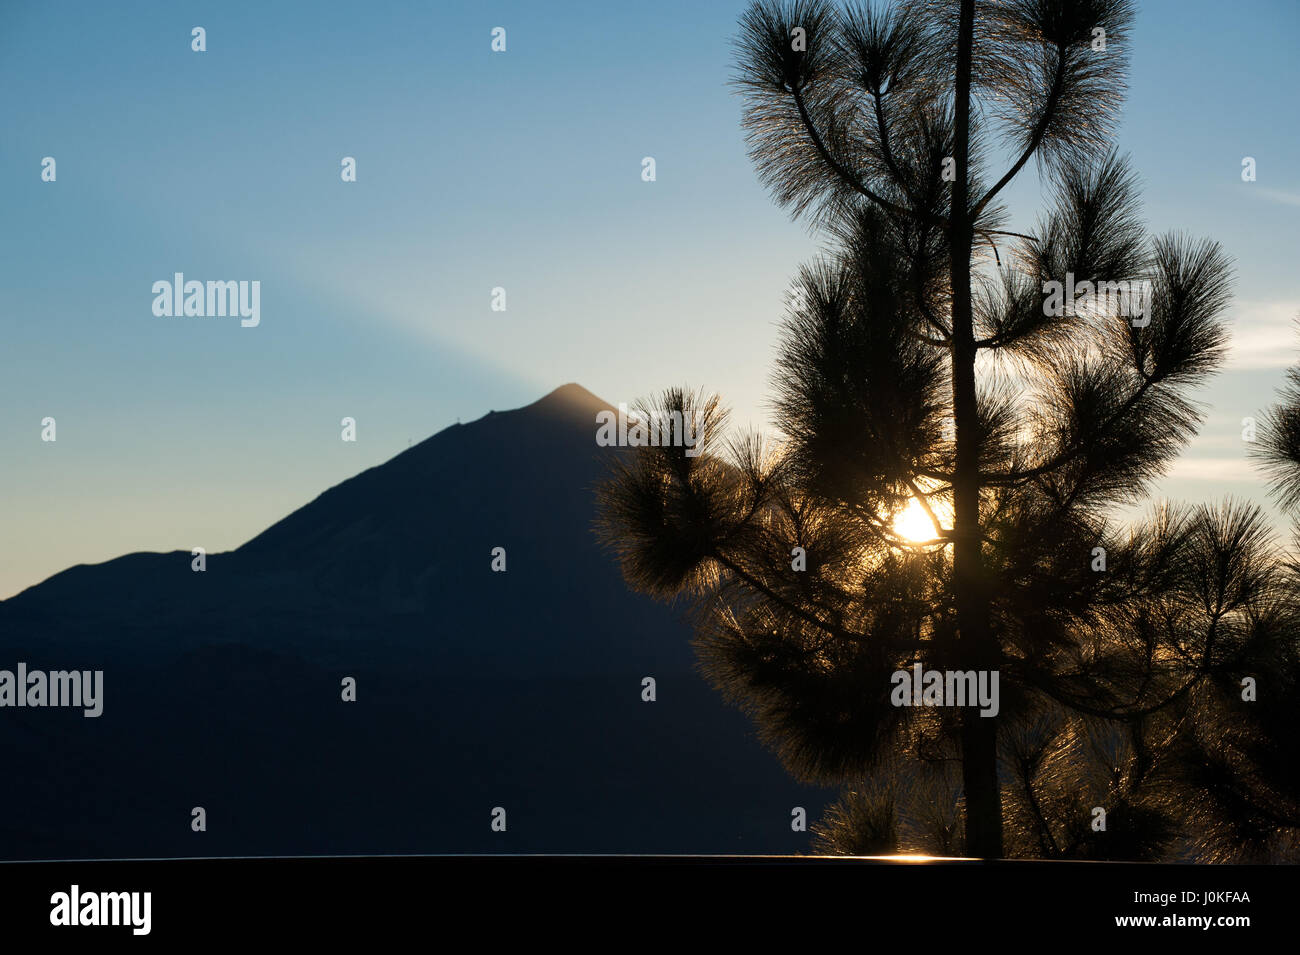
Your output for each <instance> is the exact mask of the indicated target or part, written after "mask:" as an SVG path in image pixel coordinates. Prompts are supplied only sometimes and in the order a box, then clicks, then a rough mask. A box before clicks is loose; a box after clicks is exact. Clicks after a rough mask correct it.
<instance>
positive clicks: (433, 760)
mask: <svg viewBox="0 0 1300 955" xmlns="http://www.w3.org/2000/svg"><path fill="white" fill-rule="evenodd" d="M605 407H608V406H607V405H605V404H604V403H603V402H601V401H600V400H599V399H598V398H596V397H595V396H594V395H592V394H591V393H589V392H587V391H586V390H585V389H583V388H581V387H579V386H577V385H566V386H564V387H563V388H560V389H558V390H556V391H554V392H552V393H551V394H549V395H547V396H546V397H545V398H543V399H541V400H540V401H538V402H536V403H534V404H532V405H529V406H527V407H525V408H520V409H517V410H514V411H508V412H502V413H496V412H493V413H490V414H488V415H487V416H485V417H483V418H481V419H479V420H478V421H475V422H473V423H470V424H467V425H456V426H454V427H450V428H447V429H446V430H444V431H442V432H440V433H438V434H436V435H435V436H433V437H432V438H429V439H428V440H426V441H424V442H422V443H420V444H418V445H416V446H414V447H412V448H410V449H409V450H407V451H405V452H403V453H402V454H399V455H398V456H396V457H395V458H393V459H392V460H390V461H388V462H387V463H385V464H383V465H381V466H379V467H375V468H371V469H370V470H368V471H365V472H363V473H362V474H359V475H357V476H356V477H354V478H352V479H350V480H348V481H344V482H343V483H342V484H340V485H338V486H337V487H334V488H331V489H330V490H328V491H326V492H325V493H324V494H322V495H320V497H318V498H317V499H316V500H315V501H313V502H312V503H310V504H308V505H307V506H305V507H303V508H301V509H299V510H297V511H295V512H294V513H293V514H291V515H289V516H288V517H286V518H285V519H284V520H282V521H280V522H279V523H277V524H275V525H274V526H272V527H270V528H268V529H267V530H266V531H264V532H263V533H261V534H259V535H258V536H257V537H255V538H254V539H253V540H251V541H249V542H248V543H246V544H245V545H243V546H242V547H240V548H239V549H237V550H235V551H232V552H229V553H222V554H212V555H209V556H208V562H207V570H206V572H204V573H195V572H193V571H192V570H191V566H190V564H191V555H190V554H189V552H187V551H176V552H173V553H170V554H131V555H128V556H125V557H121V558H118V559H116V560H112V561H109V562H107V563H104V564H99V565H95V566H85V565H82V566H77V567H73V568H71V569H69V570H67V571H64V572H63V573H60V574H57V575H55V576H54V577H51V578H50V579H49V580H47V581H45V582H43V583H42V584H40V585H38V586H35V587H32V588H30V589H28V590H26V591H24V592H23V593H21V594H19V595H17V596H15V597H13V598H11V599H10V600H7V601H3V602H0V669H10V670H12V669H14V667H15V665H16V663H17V662H18V661H20V660H21V661H23V662H25V663H26V664H27V666H28V668H29V669H43V670H56V669H77V670H85V669H100V670H103V671H104V712H103V715H102V716H101V717H99V718H97V719H87V718H85V717H83V716H82V714H81V711H80V710H62V709H53V708H44V709H28V708H23V709H17V708H4V709H0V751H2V752H4V754H5V760H6V764H7V769H8V772H7V773H6V777H7V778H6V783H5V785H4V787H2V788H0V858H6V859H25V858H81V857H152V856H189V855H278V854H299V853H305V854H313V853H322V854H329V853H351V852H539V851H549V852H603V851H611V852H613V851H632V852H768V851H797V850H801V849H804V848H806V847H807V846H808V842H807V835H806V834H804V833H795V832H792V831H791V827H790V819H791V809H792V807H794V806H804V807H806V808H807V809H808V814H809V817H810V818H815V817H816V815H817V814H818V813H819V812H820V810H821V808H822V805H823V802H824V794H823V793H822V792H821V791H820V790H812V789H809V788H806V787H801V786H798V785H796V784H795V783H793V782H792V781H791V780H790V779H789V778H788V777H787V776H786V775H785V773H784V772H783V771H782V769H781V767H780V765H779V764H778V762H777V760H776V758H775V757H774V756H773V755H771V754H770V753H768V752H766V751H765V750H763V749H762V748H761V747H760V746H759V744H758V743H757V741H756V740H755V738H754V734H753V731H752V729H751V727H750V725H749V722H748V721H747V720H746V718H745V717H744V716H742V715H741V714H740V713H738V712H736V711H734V710H732V709H729V708H727V707H726V706H725V705H724V704H723V703H722V702H721V701H720V699H719V698H718V696H717V695H716V694H715V693H714V691H713V690H712V689H711V688H710V687H709V686H708V685H707V684H706V683H705V681H704V679H703V678H702V677H701V676H699V675H698V674H697V673H696V672H695V669H694V656H693V651H692V650H691V648H690V645H689V636H690V634H689V629H688V627H687V626H686V625H685V623H684V622H683V621H682V620H680V619H679V618H678V616H677V615H676V614H675V613H674V612H673V611H672V609H671V608H667V607H664V606H662V605H659V604H655V603H652V602H650V601H648V600H647V599H646V598H643V597H641V596H638V595H635V594H633V593H631V592H629V591H628V590H627V588H626V587H625V585H624V583H623V581H622V579H621V577H620V575H619V572H618V569H617V567H616V565H615V563H614V562H613V560H612V558H611V557H610V556H609V555H608V554H606V553H605V552H603V551H602V550H601V549H600V548H599V545H598V543H597V541H596V538H595V537H594V535H593V534H592V531H591V525H592V520H593V518H594V514H595V500H594V494H593V487H594V485H595V483H596V482H597V481H598V480H599V479H600V477H601V476H602V475H603V473H604V466H603V464H602V460H601V459H602V456H604V455H608V454H618V453H624V452H620V451H617V450H613V449H602V448H598V447H597V446H596V444H595V439H594V436H595V413H596V412H597V411H598V410H600V409H601V408H605ZM498 546H500V547H504V548H506V551H507V561H508V565H507V566H508V569H507V571H506V573H493V572H492V571H491V569H490V561H491V558H490V553H491V550H492V548H494V547H498ZM348 676H351V677H355V678H356V680H357V702H355V703H344V702H342V701H341V699H340V684H341V681H342V679H343V678H344V677H348ZM645 676H653V677H654V678H655V679H656V681H657V691H658V699H657V701H656V702H654V703H645V702H642V700H641V680H642V678H643V677H645ZM196 806H202V807H203V808H204V809H205V810H206V812H207V821H208V829H207V831H206V832H201V833H196V832H193V831H191V826H190V820H191V809H192V808H193V807H196ZM497 806H500V807H504V808H505V809H506V811H507V821H508V828H507V831H506V832H504V833H500V832H493V831H491V828H490V821H491V813H492V810H493V808H494V807H497Z"/></svg>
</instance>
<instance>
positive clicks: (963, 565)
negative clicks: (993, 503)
mask: <svg viewBox="0 0 1300 955" xmlns="http://www.w3.org/2000/svg"><path fill="white" fill-rule="evenodd" d="M974 19H975V0H962V5H961V20H960V25H959V34H958V43H957V82H956V103H955V121H956V124H955V143H954V147H953V148H954V151H955V155H954V157H953V159H954V163H955V165H956V172H957V177H956V180H955V181H954V182H953V194H952V217H951V236H950V238H951V248H952V253H951V254H952V259H951V263H950V269H951V274H952V398H953V418H954V422H955V425H956V442H957V454H956V467H955V471H956V473H955V475H954V478H953V511H954V514H953V531H954V538H955V539H954V541H953V546H954V553H953V577H954V579H953V588H954V591H955V597H956V605H957V632H958V648H957V649H958V655H959V658H960V660H961V665H962V667H963V668H964V669H976V670H993V669H996V668H997V666H998V656H999V654H998V646H997V643H996V641H995V640H994V638H993V634H992V631H991V629H990V627H989V610H988V593H987V590H986V588H985V586H984V581H983V560H982V557H981V554H980V523H979V495H980V479H979V446H978V440H979V434H978V427H979V422H978V416H977V411H976V404H975V355H976V348H975V334H974V324H973V320H972V314H971V262H970V260H971V245H972V239H973V231H972V228H971V226H972V223H971V222H970V216H969V210H968V208H967V207H968V205H969V195H968V191H969V186H968V180H967V163H968V160H969V157H970V79H971V47H972V44H973V36H974ZM961 717H962V724H961V749H962V783H963V787H964V789H965V794H966V852H967V854H968V855H973V856H979V857H981V858H999V857H1001V855H1002V797H1001V791H1000V787H999V785H998V772H997V770H998V765H997V725H996V722H997V721H996V717H983V716H980V715H979V713H978V711H977V710H976V709H974V708H968V709H966V710H964V711H963V712H962V714H961Z"/></svg>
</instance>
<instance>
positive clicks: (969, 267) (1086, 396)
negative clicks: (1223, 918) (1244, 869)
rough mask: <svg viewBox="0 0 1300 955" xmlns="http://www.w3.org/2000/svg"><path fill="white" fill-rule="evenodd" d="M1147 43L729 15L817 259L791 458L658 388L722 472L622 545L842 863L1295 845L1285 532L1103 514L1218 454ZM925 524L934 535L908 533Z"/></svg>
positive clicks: (1219, 289) (863, 17) (985, 28)
mask: <svg viewBox="0 0 1300 955" xmlns="http://www.w3.org/2000/svg"><path fill="white" fill-rule="evenodd" d="M1131 16H1132V12H1131V9H1130V3H1129V2H1128V0H947V2H940V0H904V2H900V3H898V4H897V5H895V6H894V7H892V8H891V9H888V10H877V9H872V8H865V7H863V8H853V9H849V10H839V9H837V8H833V7H832V6H830V5H828V4H826V3H823V2H819V0H791V2H759V3H755V4H754V5H753V6H751V7H750V8H749V10H748V12H747V13H746V14H745V15H744V17H743V18H742V21H741V36H740V43H739V48H740V76H739V85H740V86H741V88H742V90H743V92H744V94H745V96H746V112H745V124H746V127H747V129H748V131H749V135H750V143H751V146H752V151H751V155H752V157H753V159H754V162H755V163H756V165H757V168H758V173H759V176H760V177H761V179H762V180H763V181H764V182H765V183H766V184H767V185H768V186H769V187H770V188H771V190H772V192H773V194H774V195H775V197H776V199H777V201H778V202H779V203H781V204H782V205H784V206H786V207H788V208H790V209H792V210H793V212H794V214H795V215H797V216H802V217H805V218H806V219H807V220H808V221H809V222H810V223H811V224H812V225H814V226H815V227H818V228H820V229H822V230H823V231H824V233H825V234H826V235H827V237H828V238H829V240H830V247H831V251H828V252H827V253H826V254H825V255H824V256H823V257H822V258H821V259H820V260H819V261H817V262H815V263H813V264H811V265H808V266H806V267H805V268H804V269H803V270H802V272H801V273H800V275H799V278H798V280H797V282H796V283H795V292H794V294H793V295H792V300H791V305H790V310H789V314H788V317H787V321H786V323H785V326H784V330H783V336H782V348H781V353H780V356H779V360H778V368H777V374H776V383H775V384H776V400H775V410H776V414H777V421H778V424H779V427H780V429H781V432H782V438H783V440H782V442H781V443H780V444H779V445H776V446H768V445H765V444H764V443H763V442H762V441H761V440H760V439H759V438H757V437H752V436H751V437H743V438H732V439H727V438H726V437H724V430H725V428H726V414H725V411H724V410H723V409H722V407H721V404H720V402H719V401H718V400H717V399H716V398H706V397H705V396H703V395H699V394H691V393H688V392H686V391H683V390H670V391H668V392H666V393H665V394H663V395H662V396H661V398H660V400H659V401H658V402H657V403H655V404H654V406H653V408H652V407H651V406H649V405H646V406H643V410H644V411H646V412H648V411H651V410H654V409H656V408H657V409H668V410H676V411H680V412H682V413H683V414H684V415H685V416H686V417H687V419H688V420H690V421H693V422H694V423H695V427H696V429H698V430H696V431H695V432H694V433H696V434H703V435H704V448H705V452H706V453H704V454H701V455H699V456H697V457H692V456H689V455H687V454H685V453H683V449H682V448H678V447H650V448H642V449H641V450H640V451H639V452H638V453H636V454H635V455H633V456H631V457H630V458H629V459H628V460H626V461H624V462H622V463H621V464H618V465H617V466H616V467H617V473H616V474H615V475H613V476H612V478H611V480H610V482H609V483H608V484H607V485H606V486H605V487H604V488H603V490H602V524H603V533H604V535H605V537H606V540H607V541H608V542H609V544H610V545H611V546H612V547H613V548H615V549H616V551H617V553H618V554H619V556H620V558H621V561H622V564H623V568H624V573H625V575H626V577H627V579H628V581H629V583H630V584H631V585H633V586H634V587H636V588H638V589H640V590H642V591H645V592H648V593H651V594H655V595H657V596H660V597H664V598H673V597H676V596H679V595H688V596H689V597H690V598H691V599H692V600H693V601H694V602H695V605H696V608H697V620H698V624H697V647H698V650H699V653H700V656H701V660H702V663H703V665H704V667H705V668H706V670H707V672H708V674H709V675H710V676H711V678H712V679H713V680H714V682H715V683H716V685H717V686H718V687H720V689H722V690H723V691H724V692H725V693H726V694H727V695H728V696H729V697H730V698H731V699H733V700H734V701H736V702H737V703H739V704H740V705H741V706H743V707H745V708H746V709H747V710H748V711H749V712H751V713H752V714H753V716H754V717H755V719H756V722H757V725H758V727H759V729H760V733H761V735H762V736H763V738H764V739H765V740H766V741H767V742H768V743H769V744H770V745H772V746H773V747H775V748H776V749H777V751H778V752H779V753H780V755H781V757H782V759H783V760H784V762H785V763H786V765H787V766H788V768H789V769H790V770H791V771H792V772H794V773H795V774H797V775H798V776H799V777H800V778H802V779H805V780H809V781H815V782H819V783H823V784H833V785H837V786H842V787H844V789H845V793H844V796H843V798H842V799H841V800H840V802H839V803H837V804H836V806H834V807H833V808H832V810H831V812H830V813H829V814H828V816H827V818H826V819H825V820H823V822H822V824H821V825H820V826H819V827H818V829H817V832H818V843H817V844H818V845H819V846H820V847H821V848H822V849H825V850H828V851H838V852H872V851H894V850H895V849H913V850H928V851H937V852H943V853H950V854H951V853H959V852H964V853H967V854H971V855H978V856H984V857H996V856H1000V855H1003V854H1004V852H1005V853H1007V854H1013V855H1031V856H1048V857H1052V856H1058V857H1099V858H1101V857H1109V858H1155V857H1159V856H1162V855H1166V856H1167V855H1172V854H1177V855H1183V856H1187V855H1190V854H1198V856H1199V857H1225V856H1226V855H1230V854H1231V851H1232V850H1231V847H1232V846H1233V845H1240V844H1243V843H1239V842H1234V840H1239V839H1244V838H1245V837H1246V836H1247V835H1249V836H1250V838H1252V839H1253V840H1254V843H1253V845H1254V852H1255V854H1263V855H1268V854H1269V853H1276V852H1277V851H1279V846H1283V847H1285V839H1286V838H1288V836H1287V832H1288V831H1290V830H1287V829H1286V828H1285V827H1286V826H1294V825H1295V824H1296V822H1297V820H1296V818H1295V815H1294V811H1295V802H1294V796H1293V790H1294V783H1293V781H1289V780H1291V776H1293V775H1294V771H1293V770H1291V771H1290V772H1291V776H1288V775H1287V774H1288V769H1287V767H1286V765H1285V763H1284V760H1283V761H1280V762H1279V761H1277V760H1276V759H1275V757H1278V756H1279V755H1283V756H1284V755H1286V753H1291V752H1292V750H1290V749H1287V750H1284V751H1282V752H1279V750H1278V749H1276V748H1270V747H1273V746H1274V742H1273V740H1274V737H1272V736H1270V735H1269V734H1270V733H1272V732H1273V731H1274V729H1275V728H1276V720H1275V718H1276V717H1277V716H1278V713H1279V712H1280V710H1270V709H1269V707H1275V708H1280V707H1284V706H1285V704H1284V703H1283V697H1282V694H1283V693H1284V692H1286V691H1288V690H1294V689H1295V683H1294V681H1295V674H1296V672H1297V669H1296V666H1295V659H1294V655H1295V645H1294V641H1293V639H1292V634H1293V633H1294V632H1295V631H1294V629H1293V620H1294V616H1295V615H1294V609H1293V606H1292V600H1291V594H1293V593H1294V592H1295V591H1294V577H1293V576H1288V574H1286V573H1284V572H1283V571H1282V569H1281V568H1280V567H1278V566H1277V565H1276V562H1275V561H1274V559H1273V557H1272V552H1271V550H1270V545H1269V541H1268V532H1267V530H1266V527H1265V524H1264V522H1263V520H1262V518H1261V515H1260V514H1259V513H1258V512H1257V511H1255V510H1251V509H1247V508H1244V507H1241V506H1237V505H1232V504H1228V505H1225V506H1223V507H1220V508H1199V509H1195V510H1186V509H1184V510H1178V509H1173V508H1158V509H1157V510H1156V511H1155V513H1154V515H1153V516H1152V518H1151V519H1150V520H1148V521H1147V522H1145V523H1144V524H1142V525H1141V526H1137V527H1135V528H1132V527H1128V528H1123V527H1119V526H1117V525H1116V524H1115V523H1114V522H1113V521H1112V520H1110V519H1108V517H1107V513H1108V512H1109V511H1110V510H1112V509H1113V508H1114V507H1115V506H1117V505H1124V504H1130V503H1133V502H1135V501H1138V500H1141V499H1142V498H1143V496H1144V494H1145V492H1146V489H1147V488H1148V485H1149V482H1150V481H1151V480H1152V479H1154V478H1155V477H1157V476H1158V475H1160V474H1161V473H1162V471H1163V469H1164V468H1165V467H1166V465H1167V464H1168V463H1169V462H1170V461H1171V459H1172V458H1173V457H1174V456H1175V455H1176V454H1177V452H1178V451H1179V449H1180V448H1181V447H1182V446H1183V445H1184V444H1185V442H1186V440H1187V439H1188V438H1189V437H1190V436H1191V435H1192V434H1193V433H1194V430H1195V428H1196V426H1197V424H1198V423H1199V420H1200V415H1199V412H1198V410H1197V408H1196V407H1195V406H1194V405H1193V404H1192V403H1191V402H1190V400H1189V398H1188V391H1189V390H1190V389H1191V387H1192V386H1194V385H1196V384H1198V383H1200V382H1201V381H1202V380H1203V379H1204V378H1205V376H1206V375H1207V374H1208V373H1210V372H1211V371H1212V370H1213V369H1214V368H1215V366H1216V364H1217V363H1218V362H1219V360H1220V358H1221V355H1222V352H1223V348H1224V343H1225V331H1224V328H1223V326H1222V325H1221V324H1220V320H1219V319H1220V315H1221V313H1222V311H1223V310H1224V308H1225V306H1226V304H1227V302H1228V296H1229V285H1230V269H1229V265H1228V263H1227V261H1226V259H1225V257H1224V256H1223V254H1222V253H1221V252H1220V250H1219V248H1218V246H1217V245H1215V244H1213V243H1209V242H1194V241H1191V240H1189V239H1186V238H1182V237H1178V236H1165V237H1159V238H1147V237H1146V236H1145V235H1144V234H1143V231H1142V228H1141V225H1140V222H1139V217H1138V210H1137V194H1136V188H1135V183H1134V177H1133V175H1132V173H1131V172H1130V171H1129V168H1128V166H1127V164H1126V162H1125V160H1124V159H1122V158H1120V157H1119V156H1117V155H1116V154H1115V152H1114V151H1113V150H1112V149H1111V147H1110V143H1109V136H1110V131H1111V127H1112V124H1113V123H1114V121H1115V119H1116V110H1117V108H1118V106H1119V103H1120V99H1121V94H1122V91H1123V80H1124V76H1125V72H1126V41H1127V30H1128V26H1129V22H1130V19H1131ZM1099 31H1104V42H1102V37H1103V34H1102V33H1101V32H1099ZM996 147H1000V148H1001V150H1002V151H1005V152H1009V154H1010V156H1009V158H1008V159H1007V161H1006V162H1005V164H1004V166H1002V167H999V168H997V169H996V170H995V169H993V165H994V157H995V156H996V155H997V154H998V152H997V149H996ZM1031 159H1034V160H1036V161H1037V163H1038V166H1039V168H1040V170H1041V172H1042V173H1043V175H1044V176H1045V178H1046V179H1047V181H1048V182H1050V184H1051V185H1052V187H1053V188H1054V191H1055V197H1054V203H1053V206H1052V208H1051V209H1050V211H1049V212H1048V213H1047V214H1046V215H1045V216H1044V217H1043V218H1042V219H1041V221H1040V222H1039V224H1038V226H1037V228H1036V229H1035V230H1034V232H1033V234H1028V235H1020V234H1015V233H1010V232H1007V231H1004V230H1003V229H1002V228H1001V227H1002V225H1003V224H1004V221H1003V220H1004V214H1003V210H1002V209H1001V207H1000V206H999V204H998V197H999V195H1000V193H1001V192H1002V190H1003V189H1004V187H1005V186H1006V185H1007V184H1008V183H1009V182H1011V180H1012V179H1013V178H1014V177H1015V176H1016V175H1017V174H1018V173H1019V172H1020V171H1021V170H1022V169H1023V168H1024V167H1025V166H1026V165H1027V164H1028V163H1029V161H1030V160H1031ZM995 176H996V178H994V177H995ZM1070 277H1072V278H1073V280H1074V282H1075V283H1082V282H1085V281H1087V282H1090V283H1093V287H1094V288H1096V283H1099V282H1132V283H1142V282H1146V283H1149V288H1150V299H1149V307H1148V309H1147V315H1146V317H1147V318H1149V323H1146V324H1143V323H1142V321H1141V320H1140V318H1139V320H1138V323H1137V324H1136V325H1135V324H1134V321H1133V319H1132V318H1131V317H1130V316H1127V315H1125V314H1121V313H1122V312H1123V311H1125V310H1126V309H1128V308H1131V307H1132V306H1133V305H1134V304H1135V303H1134V302H1132V301H1131V300H1127V299H1123V298H1122V297H1120V296H1116V297H1114V298H1110V299H1103V298H1102V297H1100V296H1098V295H1091V296H1082V297H1081V299H1080V300H1079V301H1076V302H1073V303H1070V302H1065V303H1063V304H1064V307H1063V308H1062V309H1060V313H1059V314H1053V310H1052V309H1050V308H1047V307H1045V298H1046V296H1045V291H1044V289H1045V285H1044V283H1047V282H1061V283H1065V282H1067V280H1068V279H1069V278H1070ZM1296 415H1297V420H1300V412H1297V413H1296ZM1289 433H1290V434H1291V435H1292V438H1291V440H1292V445H1291V447H1293V448H1296V447H1300V440H1296V439H1294V435H1295V434H1300V427H1295V428H1293V429H1292V431H1291V432H1289ZM1292 460H1298V459H1294V458H1293V459H1292ZM1291 480H1292V481H1293V484H1292V485H1291V487H1292V492H1291V493H1292V497H1293V498H1296V497H1300V491H1296V490H1295V488H1297V487H1300V475H1298V476H1294V477H1292V478H1291ZM908 507H913V508H916V507H919V508H921V509H922V510H923V512H924V513H925V515H926V516H927V517H928V520H929V522H930V524H931V527H932V533H930V535H929V536H930V538H931V539H929V540H915V539H911V538H909V537H907V536H903V535H902V534H900V533H899V531H898V530H897V529H896V526H895V523H894V518H895V515H897V514H899V513H900V511H902V510H904V509H905V508H908ZM922 536H924V535H922ZM795 548H801V549H802V550H801V551H796V550H795ZM800 554H806V569H800V567H799V555H800ZM916 662H920V663H922V664H923V666H924V667H925V668H926V669H928V670H931V669H932V670H963V671H967V670H976V671H997V672H998V673H999V679H1000V687H999V688H1000V712H999V714H998V716H997V717H995V718H990V717H982V716H980V715H978V710H977V709H975V708H951V707H933V708H930V707H900V706H895V705H893V704H892V703H891V699H890V696H891V690H892V688H893V687H892V683H891V676H892V674H893V673H894V672H895V671H897V670H900V669H909V668H910V667H911V666H912V665H913V664H914V663H916ZM1279 673H1281V674H1284V677H1278V676H1276V674H1279ZM1248 676H1250V677H1253V678H1254V679H1256V680H1257V681H1258V685H1259V688H1260V700H1261V702H1253V703H1252V702H1247V701H1244V700H1243V699H1242V693H1243V689H1242V680H1243V679H1244V678H1245V677H1248ZM1287 680H1289V681H1291V682H1290V683H1289V684H1287V683H1286V682H1285V681H1287ZM1266 697H1267V698H1268V699H1269V700H1270V702H1269V703H1268V704H1267V705H1265V704H1264V703H1263V702H1262V700H1264V699H1265V698H1266ZM1295 735H1296V734H1294V733H1293V734H1292V736H1293V737H1294V736H1295ZM1270 760H1273V762H1270ZM1269 773H1273V776H1272V777H1269V776H1268V774H1269ZM1255 775H1258V776H1259V778H1255ZM1270 780H1271V782H1270ZM1270 786H1271V788H1270ZM1287 793H1292V795H1287ZM1096 808H1101V809H1104V810H1105V812H1106V817H1105V828H1104V830H1100V829H1099V828H1098V827H1097V823H1096V820H1097V816H1096V815H1095V814H1094V810H1095V809H1096Z"/></svg>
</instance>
